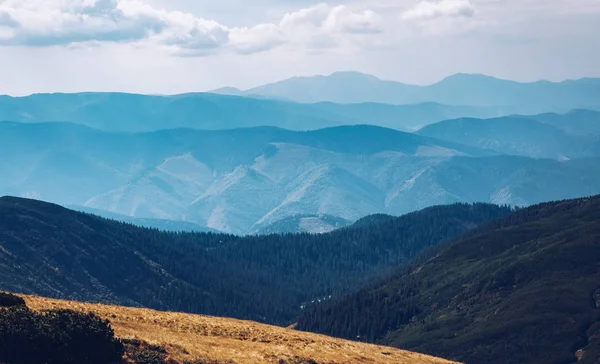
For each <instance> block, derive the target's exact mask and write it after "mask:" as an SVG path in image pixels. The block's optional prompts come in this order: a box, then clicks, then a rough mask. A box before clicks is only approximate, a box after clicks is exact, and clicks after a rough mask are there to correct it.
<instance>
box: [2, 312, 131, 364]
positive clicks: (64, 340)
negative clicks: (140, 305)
mask: <svg viewBox="0 0 600 364" xmlns="http://www.w3.org/2000/svg"><path fill="white" fill-rule="evenodd" d="M122 356H123V345H122V344H121V342H120V341H119V340H118V339H116V338H115V336H114V332H113V330H112V328H111V327H110V325H109V323H108V321H104V320H102V319H100V318H99V317H97V316H96V315H94V314H91V313H90V314H86V313H80V312H75V311H71V310H54V311H48V312H45V313H41V314H38V313H35V312H33V311H31V310H30V309H28V308H27V307H26V306H15V307H10V308H6V309H2V310H0V362H2V363H9V364H31V363H45V364H71V363H73V364H75V363H77V364H79V363H88V364H109V363H117V362H119V361H120V360H121V358H122Z"/></svg>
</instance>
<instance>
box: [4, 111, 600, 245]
mask: <svg viewBox="0 0 600 364" xmlns="http://www.w3.org/2000/svg"><path fill="white" fill-rule="evenodd" d="M0 145H2V146H3V148H0V194H6V195H14V196H21V197H30V198H36V199H42V200H46V201H52V202H55V203H58V204H61V205H77V206H85V207H89V208H96V209H101V210H105V211H108V212H111V213H118V214H122V215H127V216H131V217H136V218H153V219H167V220H181V221H187V222H192V223H195V224H198V225H201V226H208V227H209V228H212V229H216V230H219V231H225V232H228V233H234V234H247V233H250V232H252V231H255V230H257V229H259V228H260V226H265V225H269V224H271V223H274V222H276V221H280V220H282V219H285V218H287V217H290V216H294V215H319V214H324V215H332V216H336V217H339V218H343V219H345V220H351V221H354V220H357V219H359V218H361V217H364V216H365V215H368V214H370V213H386V214H390V215H400V214H404V213H407V212H411V211H415V210H419V209H422V208H425V207H428V206H432V205H439V204H446V203H453V202H478V201H483V202H494V203H500V204H511V205H530V204H534V203H539V202H542V201H548V200H553V199H563V198H574V197H580V196H586V195H591V194H597V193H600V170H598V168H596V166H597V163H598V160H597V159H581V160H571V161H566V162H561V161H551V160H533V159H529V158H523V157H507V156H493V155H492V154H493V153H494V152H491V151H484V150H481V149H478V148H473V147H468V146H462V145H458V144H456V143H451V142H445V141H440V140H436V139H432V138H428V137H423V136H419V135H414V134H407V133H403V132H399V131H395V130H390V129H383V128H378V127H372V126H353V127H337V128H330V129H323V130H317V131H311V132H292V131H286V130H282V129H277V128H251V129H236V130H223V131H200V130H189V129H177V130H166V131H159V132H152V133H135V134H129V133H106V132H101V131H97V130H93V129H88V128H85V127H82V126H79V125H74V124H61V123H42V124H22V123H0ZM490 155H491V156H490Z"/></svg>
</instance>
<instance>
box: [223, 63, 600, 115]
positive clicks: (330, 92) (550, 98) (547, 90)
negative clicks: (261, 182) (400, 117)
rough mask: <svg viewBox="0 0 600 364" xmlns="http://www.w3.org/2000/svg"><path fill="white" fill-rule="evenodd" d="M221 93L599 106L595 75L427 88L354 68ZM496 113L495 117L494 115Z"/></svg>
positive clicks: (517, 109) (465, 80)
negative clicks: (580, 77)
mask: <svg viewBox="0 0 600 364" xmlns="http://www.w3.org/2000/svg"><path fill="white" fill-rule="evenodd" d="M213 92H216V93H221V94H235V95H238V96H250V97H252V96H260V97H269V98H277V99H284V100H290V101H296V102H301V103H316V102H323V101H329V102H334V103H341V104H352V103H361V102H377V103H384V104H395V105H401V104H415V103H422V102H437V103H441V104H446V105H471V106H480V107H495V108H496V110H497V111H498V113H500V114H503V115H506V114H512V113H520V114H539V113H544V112H559V113H564V112H567V111H569V110H571V109H593V110H600V79H594V78H584V79H579V80H567V81H563V82H549V81H538V82H530V83H521V82H515V81H508V80H502V79H498V78H494V77H490V76H486V75H480V74H462V73H460V74H455V75H452V76H450V77H447V78H445V79H443V80H442V81H440V82H438V83H435V84H432V85H429V86H416V85H407V84H403V83H400V82H395V81H385V80H381V79H379V78H377V77H375V76H372V75H367V74H363V73H359V72H336V73H333V74H331V75H329V76H314V77H294V78H290V79H287V80H283V81H279V82H276V83H272V84H267V85H263V86H259V87H255V88H251V89H249V90H245V91H241V90H237V89H233V88H225V89H219V90H214V91H213ZM498 116H499V115H498Z"/></svg>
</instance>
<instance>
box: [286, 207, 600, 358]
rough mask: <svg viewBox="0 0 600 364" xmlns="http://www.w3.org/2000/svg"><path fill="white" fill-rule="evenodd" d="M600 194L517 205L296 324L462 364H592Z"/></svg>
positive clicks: (599, 313) (597, 321) (599, 274)
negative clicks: (519, 208)
mask: <svg viewBox="0 0 600 364" xmlns="http://www.w3.org/2000/svg"><path fill="white" fill-rule="evenodd" d="M598 262H600V197H598V196H596V197H591V198H583V199H577V200H569V201H560V202H552V203H544V204H541V205H536V206H533V207H530V208H526V209H522V210H519V211H517V212H515V213H513V214H511V215H508V216H506V217H504V218H501V219H499V220H496V221H493V222H491V223H489V224H487V225H484V226H483V227H480V228H478V229H476V230H473V231H470V232H468V233H466V234H465V235H464V236H462V237H461V238H459V239H458V240H457V241H455V242H453V243H451V244H442V245H439V246H438V247H436V248H435V249H433V250H431V251H429V252H427V253H424V254H423V255H421V256H419V257H417V258H416V260H415V261H414V262H413V264H412V266H411V267H410V268H408V269H403V270H401V271H399V272H397V273H396V274H394V275H392V276H390V277H388V278H387V279H385V280H383V281H381V282H380V283H377V284H374V285H371V286H368V287H366V288H364V289H362V290H359V291H357V292H356V293H353V294H351V295H348V296H346V297H344V298H340V299H337V300H332V301H327V302H325V303H320V304H318V305H315V307H314V308H313V309H310V310H307V312H305V314H304V315H303V317H301V319H300V320H299V323H298V327H299V328H300V329H304V330H312V331H316V332H320V333H325V334H329V335H336V336H341V337H346V338H352V339H358V340H366V341H375V342H378V343H383V344H388V345H392V346H396V347H401V348H404V349H410V350H415V351H417V352H424V353H430V354H436V355H440V356H442V357H445V358H449V359H452V360H457V361H459V362H466V363H539V364H542V363H543V364H548V363H571V362H581V363H596V362H597V360H598V355H599V353H600V351H599V349H600V339H599V338H600V335H599V334H600V285H599V283H598V282H599V279H600V270H599V267H598Z"/></svg>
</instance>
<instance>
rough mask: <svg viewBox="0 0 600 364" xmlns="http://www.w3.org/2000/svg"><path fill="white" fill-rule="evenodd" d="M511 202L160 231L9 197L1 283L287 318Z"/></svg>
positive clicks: (57, 293) (3, 206) (2, 203)
mask: <svg viewBox="0 0 600 364" xmlns="http://www.w3.org/2000/svg"><path fill="white" fill-rule="evenodd" d="M509 212H510V209H508V208H506V207H499V206H494V205H486V204H475V205H466V204H457V205H451V206H440V207H432V208H429V209H426V210H423V211H420V212H415V213H412V214H408V215H405V216H402V217H398V218H393V219H391V220H389V221H386V222H385V224H378V225H374V226H368V225H365V226H362V227H355V228H347V229H340V230H336V231H333V232H330V233H327V234H296V235H285V236H283V235H268V236H248V237H236V236H232V235H223V234H211V233H175V232H161V231H159V230H156V229H145V228H140V227H136V226H133V225H130V224H125V223H120V222H117V221H114V220H106V219H103V218H100V217H96V216H93V215H89V214H85V213H81V212H76V211H71V210H68V209H65V208H63V207H60V206H58V205H54V204H48V203H44V202H40V201H35V200H27V199H20V198H14V197H4V198H0V289H2V290H6V291H12V292H20V293H27V294H37V295H43V296H49V297H56V298H66V299H73V300H80V301H92V302H104V303H111V304H121V305H128V306H143V307H150V308H155V309H161V310H172V311H185V312H191V313H203V314H210V315H219V316H227V317H235V318H243V319H252V320H254V321H260V322H268V323H275V324H281V325H288V324H290V323H291V322H293V320H295V318H296V317H297V316H298V315H299V314H300V312H301V306H302V305H304V304H306V303H307V302H310V301H312V300H315V299H322V298H324V297H330V296H334V297H335V296H337V295H341V294H344V293H347V292H349V291H350V290H352V289H356V288H358V287H360V286H361V285H363V284H366V283H368V282H370V281H371V280H373V279H375V278H377V277H381V276H382V275H384V274H386V272H390V271H391V270H393V269H395V268H397V267H399V266H403V265H404V264H406V263H407V262H408V261H409V260H410V259H411V258H412V257H413V256H415V255H416V254H418V253H419V252H420V251H421V250H423V249H425V248H427V247H430V246H433V245H436V244H437V243H439V242H440V241H445V240H448V239H452V238H455V237H457V236H458V235H460V234H462V233H464V232H465V231H467V230H469V229H472V228H474V227H476V226H478V225H480V224H482V223H485V222H487V221H490V220H492V219H495V218H497V217H500V216H504V215H506V214H507V213H509Z"/></svg>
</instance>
